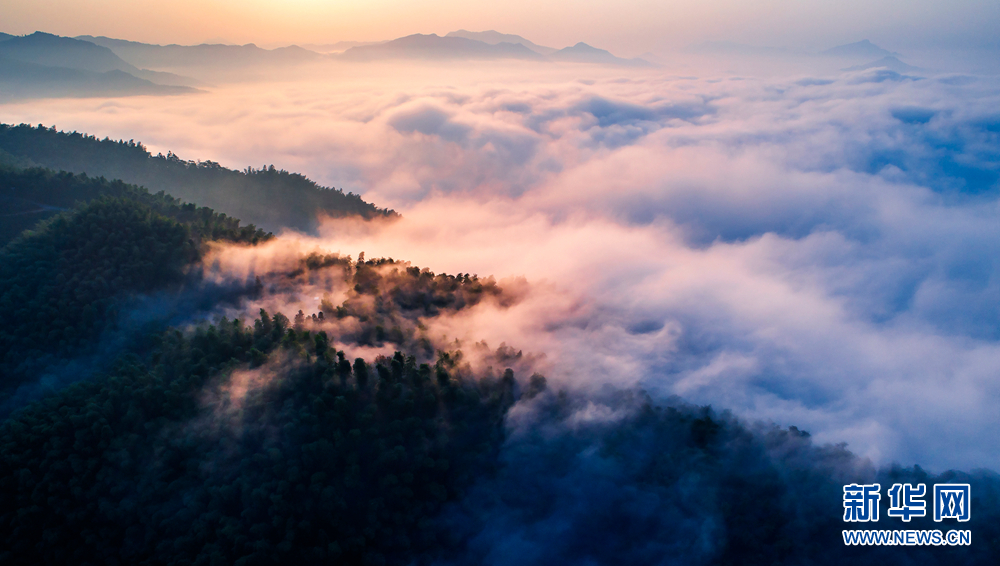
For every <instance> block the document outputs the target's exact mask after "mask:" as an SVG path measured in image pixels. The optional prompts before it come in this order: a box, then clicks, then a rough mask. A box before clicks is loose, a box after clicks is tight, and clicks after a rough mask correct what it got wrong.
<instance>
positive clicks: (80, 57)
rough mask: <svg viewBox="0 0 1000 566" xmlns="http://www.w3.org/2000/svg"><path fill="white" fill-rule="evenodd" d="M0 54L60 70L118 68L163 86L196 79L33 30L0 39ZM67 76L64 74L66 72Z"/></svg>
mask: <svg viewBox="0 0 1000 566" xmlns="http://www.w3.org/2000/svg"><path fill="white" fill-rule="evenodd" d="M0 57H4V58H6V59H11V60H14V61H21V62H23V63H33V64H36V65H43V66H46V67H55V68H60V69H75V70H78V71H86V72H91V73H106V72H108V71H122V72H124V73H128V74H130V75H132V76H134V77H137V78H140V79H144V80H146V81H150V82H153V83H157V84H161V85H167V86H196V85H197V84H198V82H197V81H195V80H194V79H191V78H189V77H182V76H180V75H175V74H173V73H161V72H157V71H149V70H147V69H140V68H138V67H136V66H135V65H132V64H130V63H128V62H127V61H125V60H123V59H122V58H121V57H119V56H118V55H115V53H114V52H113V51H111V50H110V49H108V48H107V47H103V46H100V45H97V44H94V43H91V42H89V41H85V40H81V39H74V38H72V37H62V36H58V35H53V34H50V33H44V32H40V31H37V32H35V33H33V34H31V35H25V36H19V37H18V36H10V37H9V38H8V39H7V40H6V41H3V42H0ZM67 76H68V75H67Z"/></svg>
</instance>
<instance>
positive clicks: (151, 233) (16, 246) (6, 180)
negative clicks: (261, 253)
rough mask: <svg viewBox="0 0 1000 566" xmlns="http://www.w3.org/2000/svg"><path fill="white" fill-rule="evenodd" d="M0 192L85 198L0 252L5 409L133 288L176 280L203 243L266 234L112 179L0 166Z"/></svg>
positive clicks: (57, 200) (79, 345) (111, 323)
mask: <svg viewBox="0 0 1000 566" xmlns="http://www.w3.org/2000/svg"><path fill="white" fill-rule="evenodd" d="M0 189H2V194H3V196H4V198H5V199H9V200H30V201H32V202H34V201H35V200H36V199H37V200H41V201H48V202H50V203H54V204H62V205H65V206H67V207H69V206H71V201H74V200H76V201H78V202H79V201H86V200H90V202H88V203H87V204H84V205H81V206H79V207H74V208H71V209H67V210H66V211H65V212H61V213H60V214H58V215H57V216H55V217H54V218H50V219H48V220H47V221H46V222H45V223H43V224H42V225H40V226H38V227H37V228H36V229H35V230H34V231H31V232H26V233H24V234H23V235H22V236H21V237H18V238H16V239H14V240H13V241H11V242H9V243H7V245H6V246H4V247H3V248H2V249H0V312H3V313H5V316H4V324H3V325H0V376H2V379H0V399H2V400H3V402H2V403H0V406H2V407H3V408H5V409H7V410H9V406H8V404H9V402H10V401H11V399H10V398H9V396H10V395H11V394H12V392H13V391H14V390H15V389H17V388H18V387H20V386H21V385H23V384H26V383H29V382H31V381H32V380H33V379H37V378H38V377H39V376H41V375H43V374H44V373H45V372H48V371H50V370H51V368H53V367H55V366H57V365H59V363H60V360H66V359H68V358H70V357H73V356H75V355H78V354H80V353H81V352H83V351H84V350H85V349H87V348H88V347H91V346H93V345H94V344H95V343H96V342H97V340H98V339H99V338H100V337H101V336H102V334H103V333H104V332H105V331H106V330H109V329H112V328H114V327H115V325H116V324H117V323H118V319H117V318H118V317H117V313H118V312H119V311H120V310H121V309H123V308H125V307H126V305H128V304H129V302H130V300H131V297H132V295H134V294H136V293H149V292H152V291H154V290H157V289H162V288H164V287H167V286H170V285H173V284H178V283H180V282H181V281H182V279H183V277H184V271H185V269H186V267H187V266H188V265H189V264H191V263H192V262H194V261H196V260H197V259H198V258H199V257H200V254H201V244H202V243H203V242H207V241H212V240H223V241H233V242H244V243H251V244H253V243H257V242H259V241H262V240H266V239H267V238H269V237H270V235H267V234H264V233H263V232H261V231H259V230H257V229H255V228H254V227H253V226H248V227H240V226H239V221H238V220H235V219H231V218H227V217H226V216H225V215H219V214H218V213H215V212H214V211H212V210H210V209H207V208H197V207H195V206H194V205H183V204H182V203H180V202H179V201H176V200H175V199H172V198H170V197H167V196H164V195H162V194H159V195H151V194H149V193H148V192H147V191H145V190H144V189H141V188H138V187H134V186H130V185H125V184H124V183H122V182H120V181H117V182H109V181H106V180H104V179H93V178H88V177H84V176H74V175H71V174H68V173H60V174H55V173H51V172H49V171H45V170H41V169H31V170H24V171H17V170H11V169H6V168H0ZM49 208H55V206H54V205H50V207H49ZM23 393H24V394H25V395H28V394H30V393H31V392H30V391H25V392H23ZM5 412H6V411H5Z"/></svg>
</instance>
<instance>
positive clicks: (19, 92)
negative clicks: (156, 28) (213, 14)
mask: <svg viewBox="0 0 1000 566" xmlns="http://www.w3.org/2000/svg"><path fill="white" fill-rule="evenodd" d="M0 45H2V44H0ZM195 92H198V91H197V90H195V89H192V88H189V87H185V86H167V85H160V84H155V83H153V82H151V81H148V80H146V79H141V78H138V77H135V76H133V75H131V74H129V73H126V72H124V71H119V70H111V71H105V72H94V71H81V70H79V69H69V68H65V67H50V66H46V65H40V64H37V63H30V62H25V61H17V60H12V59H6V58H3V57H0V101H10V100H20V99H27V98H66V97H71V98H85V97H92V96H136V95H158V96H164V95H177V94H190V93H195Z"/></svg>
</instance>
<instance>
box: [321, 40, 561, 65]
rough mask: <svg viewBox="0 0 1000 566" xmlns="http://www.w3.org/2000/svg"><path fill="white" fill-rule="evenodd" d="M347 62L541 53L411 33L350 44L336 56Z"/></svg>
mask: <svg viewBox="0 0 1000 566" xmlns="http://www.w3.org/2000/svg"><path fill="white" fill-rule="evenodd" d="M339 57H340V58H341V59H344V60H347V61H371V60H377V59H524V60H542V59H543V57H542V55H540V54H538V53H536V52H534V51H532V50H531V49H529V48H527V47H525V46H524V45H521V44H518V43H506V42H504V43H499V44H497V45H490V44H489V43H485V42H483V41H477V40H474V39H467V38H464V37H455V36H452V37H440V36H438V35H437V34H430V35H423V34H419V33H418V34H414V35H408V36H406V37H401V38H399V39H394V40H392V41H387V42H385V43H379V44H377V45H363V46H359V47H352V48H350V49H348V50H347V51H345V52H344V53H342V54H341V55H340V56H339Z"/></svg>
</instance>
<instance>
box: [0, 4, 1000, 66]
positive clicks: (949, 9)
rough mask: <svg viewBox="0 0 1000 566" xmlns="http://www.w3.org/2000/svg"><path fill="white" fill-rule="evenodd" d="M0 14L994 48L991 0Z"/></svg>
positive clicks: (320, 39)
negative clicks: (865, 41)
mask: <svg viewBox="0 0 1000 566" xmlns="http://www.w3.org/2000/svg"><path fill="white" fill-rule="evenodd" d="M0 13H3V14H4V24H3V27H4V28H5V29H3V30H0V31H3V32H5V33H11V34H19V35H23V34H28V33H32V32H34V31H38V30H41V31H46V32H49V33H55V34H59V35H65V36H77V35H85V34H89V35H104V36H108V37H114V38H120V39H128V40H133V41H141V42H148V43H159V44H170V43H178V44H198V43H204V42H228V43H235V44H246V43H256V44H258V45H261V46H268V47H275V46H282V45H289V44H301V43H332V42H337V41H381V40H388V39H393V38H396V37H401V36H405V35H410V34H413V33H428V34H429V33H437V34H439V35H444V34H446V33H448V32H450V31H454V30H457V29H468V30H472V31H482V30H487V29H495V30H497V31H500V32H503V33H513V34H519V35H522V36H524V37H526V38H528V39H530V40H532V41H534V42H536V43H538V44H541V45H550V46H553V47H565V46H568V45H573V44H575V43H577V42H579V41H584V42H587V43H589V44H592V45H596V46H599V47H602V48H605V49H610V50H612V51H618V52H620V53H621V54H622V55H626V56H635V55H639V54H641V53H644V52H647V51H652V52H665V51H670V50H673V49H677V48H682V47H685V46H688V45H691V44H697V43H701V42H705V41H732V42H738V43H745V44H749V45H757V46H773V47H785V48H788V49H791V50H793V51H798V50H802V51H817V50H821V49H825V48H828V47H831V46H833V45H839V44H844V43H851V42H854V41H858V40H861V39H865V38H868V39H871V40H872V41H873V42H875V43H878V44H884V45H885V46H886V47H887V48H889V49H890V50H903V49H909V50H919V49H928V48H934V49H948V50H957V49H973V50H977V51H983V50H988V51H991V50H996V49H998V47H1000V32H998V30H1000V4H998V3H996V2H992V1H989V0H967V1H962V2H943V1H940V0H918V1H914V2H899V1H888V0H879V1H876V2H863V1H861V0H849V1H845V2H836V3H831V2H821V1H819V0H806V1H798V2H793V1H791V0H768V1H766V2H754V3H743V2H738V1H736V0H711V1H708V2H699V3H694V2H680V1H677V0H670V1H667V2H654V1H651V0H629V1H628V2H619V3H613V4H612V3H601V2H583V3H571V2H566V1H558V2H546V3H544V4H541V5H539V4H538V3H535V2H527V1H525V0H513V1H510V2H502V3H501V2H489V3H467V2H458V1H456V0H434V1H433V2H425V3H412V2H404V1H402V0H375V1H373V2H359V1H347V2H335V3H334V2H320V1H317V0H292V1H289V2H282V3H273V2H263V1H261V0H252V1H250V2H243V3H236V2H229V1H225V0H208V1H198V2H195V1H193V0H178V1H174V2H152V1H149V0H141V1H130V2H126V1H123V0H103V1H101V2H99V3H80V2H73V1H68V0H41V1H38V2H30V3H28V2H20V1H17V0H3V1H2V2H0Z"/></svg>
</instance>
